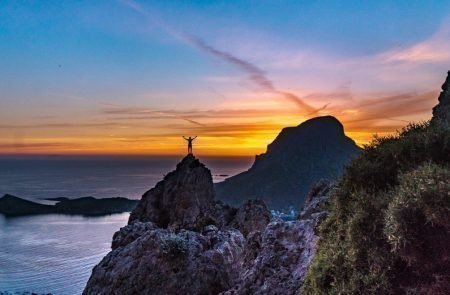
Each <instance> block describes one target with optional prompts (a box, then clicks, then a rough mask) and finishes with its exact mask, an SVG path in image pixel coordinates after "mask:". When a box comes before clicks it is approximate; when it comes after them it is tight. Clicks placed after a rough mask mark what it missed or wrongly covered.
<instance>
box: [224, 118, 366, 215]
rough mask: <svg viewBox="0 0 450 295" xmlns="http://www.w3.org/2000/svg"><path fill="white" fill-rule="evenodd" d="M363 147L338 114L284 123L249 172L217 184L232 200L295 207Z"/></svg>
mask: <svg viewBox="0 0 450 295" xmlns="http://www.w3.org/2000/svg"><path fill="white" fill-rule="evenodd" d="M359 151H360V148H359V147H358V146H357V145H356V144H355V142H354V141H353V140H352V139H350V138H349V137H347V136H345V134H344V127H343V126H342V124H341V123H340V122H339V121H338V120H337V119H336V118H334V117H331V116H324V117H317V118H314V119H311V120H308V121H306V122H303V123H302V124H300V125H299V126H297V127H287V128H284V129H283V130H282V131H281V133H280V134H279V135H278V136H277V138H276V139H275V140H274V141H273V142H272V143H271V144H269V145H268V147H267V152H266V153H264V154H261V155H259V156H256V159H255V162H254V164H253V166H252V167H251V168H250V169H249V170H248V171H246V172H243V173H240V174H238V175H236V176H233V177H230V178H228V179H226V180H225V181H223V182H221V183H217V184H216V185H215V189H216V194H217V196H218V198H219V199H221V200H223V201H225V202H228V203H230V204H240V203H242V202H243V201H244V200H246V199H250V198H258V199H262V200H264V201H265V202H266V203H267V205H268V206H269V207H271V208H276V209H281V208H285V207H287V206H294V207H296V206H298V204H301V203H303V198H304V196H306V194H307V193H308V191H309V189H310V187H311V186H312V185H313V184H314V183H316V182H317V181H319V180H320V179H334V178H336V177H337V176H338V175H339V174H340V173H341V171H342V169H343V168H344V166H345V165H346V164H347V163H348V162H349V161H350V159H352V158H354V157H355V156H356V155H357V154H358V152H359Z"/></svg>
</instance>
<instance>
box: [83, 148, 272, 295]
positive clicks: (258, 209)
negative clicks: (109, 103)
mask: <svg viewBox="0 0 450 295" xmlns="http://www.w3.org/2000/svg"><path fill="white" fill-rule="evenodd" d="M269 221H270V213H269V211H268V210H267V207H266V206H265V204H264V203H263V202H261V201H249V202H248V203H247V204H246V205H245V206H244V207H243V208H240V209H236V208H232V207H230V206H227V205H225V204H223V203H222V202H220V201H215V200H214V190H213V183H212V177H211V173H210V171H209V170H208V169H207V168H206V167H205V166H204V165H203V164H202V163H200V162H199V161H198V160H197V159H196V158H195V157H194V156H193V155H188V156H186V157H185V158H184V159H183V160H182V161H181V162H180V163H179V164H178V165H177V169H176V170H175V171H173V172H171V173H169V174H168V175H167V176H166V177H165V178H164V180H162V181H161V182H159V183H158V184H157V185H156V186H155V187H154V188H153V189H151V190H150V191H148V192H147V193H145V194H144V195H143V197H142V200H141V201H140V203H139V204H138V206H137V207H136V209H135V210H134V211H133V212H132V213H131V215H130V219H129V222H128V225H127V226H125V227H123V228H121V229H120V231H118V232H116V233H115V234H114V237H113V242H112V247H111V248H112V251H111V252H110V253H109V254H108V255H107V256H106V257H105V258H104V259H103V260H102V261H101V262H100V263H99V264H98V265H97V266H96V267H95V268H94V269H93V272H92V275H91V277H90V279H89V281H88V283H87V286H86V288H85V290H84V292H83V294H218V293H220V292H222V291H226V290H228V289H230V288H232V287H233V286H234V285H235V284H236V282H237V281H238V279H239V277H238V276H239V274H240V273H241V270H242V264H241V258H242V253H243V252H244V248H245V245H246V240H245V238H244V235H243V234H242V233H241V232H240V231H239V229H240V230H242V231H243V232H244V233H245V234H247V233H250V232H257V231H258V230H263V229H264V228H265V227H266V225H267V223H269Z"/></svg>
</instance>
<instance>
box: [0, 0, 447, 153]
mask: <svg viewBox="0 0 450 295" xmlns="http://www.w3.org/2000/svg"><path fill="white" fill-rule="evenodd" d="M448 70H450V1H448V0H442V1H431V0H429V1H413V0H405V1H390V0H389V1H387V0H386V1H385V0H378V1H360V0H354V1H350V0H349V1H310V0H307V1H300V0H295V1H275V0H273V1H269V0H261V1H256V0H254V1H163V0H160V1H143V0H141V1H132V0H119V1H115V0H105V1H101V0H95V1H92V0H83V1H80V0H77V1H75V0H74V1H71V0H67V1H46V0H40V1H37V0H35V1H15V0H11V1H10V0H2V1H0V134H1V136H0V154H130V155H134V154H139V155H142V154H145V155H163V154H164V155H167V154H180V153H184V152H185V145H186V144H185V142H184V140H183V139H182V138H181V136H182V135H185V136H189V135H198V139H197V140H196V142H195V146H194V151H196V153H197V154H201V155H254V154H257V153H261V152H264V151H265V148H266V145H267V144H268V143H270V142H271V141H272V140H273V139H274V138H275V136H276V135H277V134H278V133H279V131H280V130H281V129H282V128H283V127H286V126H295V125H298V124H300V123H301V122H303V121H304V120H306V119H308V118H311V117H314V116H319V115H333V116H336V117H337V118H338V119H339V120H340V121H341V122H342V123H343V124H344V127H345V130H346V133H347V135H348V136H350V137H352V138H353V139H354V140H355V141H356V142H357V143H358V144H360V145H362V144H364V143H367V142H368V141H370V139H371V137H372V136H373V134H375V133H377V134H379V135H385V134H390V133H392V132H395V131H396V130H398V129H401V128H402V127H403V126H405V125H406V124H407V123H408V122H411V121H415V122H417V121H422V120H428V119H429V118H430V117H431V108H432V107H433V106H434V105H435V104H436V103H437V96H438V93H439V91H440V87H441V85H442V83H443V82H444V80H445V77H446V75H447V71H448ZM318 136H320V134H318Z"/></svg>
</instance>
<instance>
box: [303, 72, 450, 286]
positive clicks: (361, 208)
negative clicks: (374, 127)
mask: <svg viewBox="0 0 450 295" xmlns="http://www.w3.org/2000/svg"><path fill="white" fill-rule="evenodd" d="M442 90H443V91H442V93H441V95H440V97H439V104H438V105H437V106H436V107H435V108H434V112H433V114H434V116H433V118H432V119H431V120H430V121H429V122H424V123H420V124H411V125H409V126H408V127H406V128H405V129H404V130H402V131H401V132H400V133H399V134H397V135H396V136H391V137H386V138H375V139H374V140H373V142H372V144H371V145H370V146H368V147H366V148H365V149H364V151H363V152H362V154H361V155H360V156H359V157H358V159H356V160H355V161H353V162H352V163H351V165H350V166H349V167H348V168H347V169H346V170H345V172H344V175H343V177H342V179H341V180H340V181H339V183H338V184H337V188H336V189H335V190H334V192H333V193H332V195H331V196H330V202H329V205H328V206H327V209H328V211H329V216H328V218H327V219H326V220H325V221H324V222H323V223H322V225H321V227H320V231H319V236H320V240H319V242H318V248H317V254H316V256H315V258H314V260H313V263H312V265H311V267H310V269H309V271H308V274H307V278H306V281H305V284H304V286H303V290H304V293H306V294H450V271H449V270H450V247H449V245H450V195H449V194H450V168H449V165H450V129H449V126H450V124H449V122H450V108H449V107H448V106H449V105H450V72H449V77H448V78H447V80H446V82H445V83H444V85H443V86H442Z"/></svg>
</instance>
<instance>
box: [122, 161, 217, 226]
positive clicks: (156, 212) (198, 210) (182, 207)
mask: <svg viewBox="0 0 450 295" xmlns="http://www.w3.org/2000/svg"><path fill="white" fill-rule="evenodd" d="M215 205H216V204H215V203H214V187H213V182H212V176H211V172H210V171H209V169H208V168H206V167H205V165H203V164H202V163H200V161H199V160H198V159H196V158H195V157H194V156H193V155H192V154H189V155H187V156H186V157H185V158H184V159H183V160H182V161H181V162H180V163H179V164H178V165H177V169H176V170H175V171H173V172H170V173H169V174H167V175H166V176H165V177H164V179H163V180H162V181H160V182H158V183H157V184H156V186H155V187H154V188H152V189H151V190H149V191H148V192H146V193H145V194H144V195H143V196H142V200H141V201H140V203H139V204H138V206H137V207H136V209H135V210H134V211H133V212H132V213H131V215H130V219H129V222H130V223H132V222H133V221H141V222H148V221H151V222H153V223H155V224H156V225H157V226H158V227H161V228H183V229H194V230H199V229H201V228H202V227H204V226H206V225H209V224H216V225H218V224H219V223H220V221H219V220H217V219H216V217H215V213H214V212H215V208H214V207H215Z"/></svg>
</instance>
